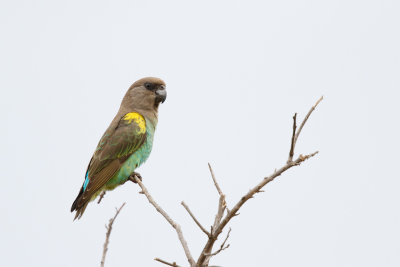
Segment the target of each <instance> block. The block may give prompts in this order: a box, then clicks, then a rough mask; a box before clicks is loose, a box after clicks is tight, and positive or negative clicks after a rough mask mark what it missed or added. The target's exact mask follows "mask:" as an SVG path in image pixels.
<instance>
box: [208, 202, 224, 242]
mask: <svg viewBox="0 0 400 267" xmlns="http://www.w3.org/2000/svg"><path fill="white" fill-rule="evenodd" d="M224 212H225V196H224V195H221V196H220V197H219V202H218V211H217V215H215V219H214V224H213V227H212V229H213V230H212V231H211V235H214V231H215V229H217V228H218V226H219V224H220V222H221V220H222V217H223V216H224Z"/></svg>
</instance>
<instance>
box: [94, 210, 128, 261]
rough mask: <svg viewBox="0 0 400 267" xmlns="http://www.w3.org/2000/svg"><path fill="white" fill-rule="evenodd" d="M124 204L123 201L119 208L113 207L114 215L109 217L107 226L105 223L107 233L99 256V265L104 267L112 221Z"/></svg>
mask: <svg viewBox="0 0 400 267" xmlns="http://www.w3.org/2000/svg"><path fill="white" fill-rule="evenodd" d="M124 206H125V202H124V203H123V204H122V205H121V207H120V208H119V209H117V208H115V209H116V212H115V215H114V217H113V218H111V219H110V221H109V223H108V226H107V225H106V229H107V233H106V241H105V242H104V246H103V256H102V257H101V263H100V266H101V267H104V262H105V260H106V254H107V250H108V243H109V242H110V235H111V231H112V226H113V223H114V221H115V219H116V218H117V216H118V214H119V212H120V211H121V210H122V208H123V207H124Z"/></svg>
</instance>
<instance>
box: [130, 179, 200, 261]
mask: <svg viewBox="0 0 400 267" xmlns="http://www.w3.org/2000/svg"><path fill="white" fill-rule="evenodd" d="M129 180H131V181H133V182H135V183H137V184H138V185H139V186H140V188H141V189H142V192H143V194H144V195H145V196H146V197H147V200H148V201H149V202H150V204H151V205H153V207H154V208H155V209H156V210H157V211H158V212H159V213H161V215H162V216H163V217H164V218H165V219H166V220H167V221H168V223H169V224H170V225H171V226H172V227H173V228H174V229H175V231H176V233H177V234H178V238H179V241H180V242H181V245H182V247H183V250H184V251H185V255H186V258H187V260H188V262H189V263H190V266H192V267H194V266H195V265H196V263H195V261H194V259H193V257H192V254H191V253H190V250H189V247H188V245H187V242H186V240H185V238H184V237H183V233H182V230H181V226H180V225H179V224H177V223H176V222H175V221H174V220H172V219H171V217H169V215H168V214H167V213H166V212H165V211H164V210H163V209H162V208H161V207H160V206H159V205H158V204H157V203H156V202H155V200H154V199H153V197H152V196H151V195H150V193H149V191H147V188H146V187H145V186H144V185H143V183H142V181H140V179H139V178H138V177H137V176H136V175H133V176H130V177H129Z"/></svg>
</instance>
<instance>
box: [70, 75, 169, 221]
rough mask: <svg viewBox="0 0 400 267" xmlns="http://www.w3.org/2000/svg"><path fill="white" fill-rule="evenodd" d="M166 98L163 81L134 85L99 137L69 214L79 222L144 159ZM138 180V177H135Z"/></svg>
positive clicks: (133, 171)
mask: <svg viewBox="0 0 400 267" xmlns="http://www.w3.org/2000/svg"><path fill="white" fill-rule="evenodd" d="M166 98H167V91H166V85H165V82H164V81H163V80H161V79H159V78H155V77H146V78H142V79H140V80H138V81H136V82H134V83H133V84H132V85H131V86H130V87H129V89H128V91H127V92H126V94H125V96H124V98H123V99H122V102H121V106H120V108H119V110H118V112H117V115H116V116H115V117H114V119H113V120H112V122H111V124H110V126H109V127H108V128H107V130H106V131H105V133H104V134H103V136H102V137H101V139H100V141H99V143H98V145H97V147H96V149H95V151H94V153H93V156H92V158H91V160H90V162H89V165H88V167H87V170H86V173H85V177H84V178H85V179H84V182H83V185H82V187H81V189H80V191H79V193H78V196H77V197H76V199H75V201H74V202H73V204H72V207H71V212H74V211H76V213H75V218H74V220H76V219H80V218H81V217H82V215H83V213H84V212H85V209H86V207H87V205H88V204H89V202H91V201H93V200H94V199H95V198H96V197H97V196H98V195H99V194H100V193H101V192H105V191H110V190H113V189H115V188H116V187H117V186H119V185H122V184H124V183H125V182H126V181H127V180H128V179H129V177H130V176H131V175H132V174H137V173H136V172H135V170H136V169H137V168H138V167H139V166H140V165H141V164H142V163H143V162H145V161H146V160H147V158H148V157H149V155H150V152H151V150H152V146H153V137H154V132H155V129H156V126H157V122H158V107H159V105H160V103H164V101H165V100H166ZM138 176H139V177H140V175H138Z"/></svg>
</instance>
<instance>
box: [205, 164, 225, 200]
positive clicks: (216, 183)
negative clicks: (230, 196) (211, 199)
mask: <svg viewBox="0 0 400 267" xmlns="http://www.w3.org/2000/svg"><path fill="white" fill-rule="evenodd" d="M208 168H209V169H210V173H211V177H212V179H213V181H214V185H215V188H217V191H218V194H219V195H220V196H223V195H224V194H223V193H222V190H221V188H220V187H219V184H218V182H217V179H215V174H214V171H213V169H212V168H211V164H210V163H208Z"/></svg>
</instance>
